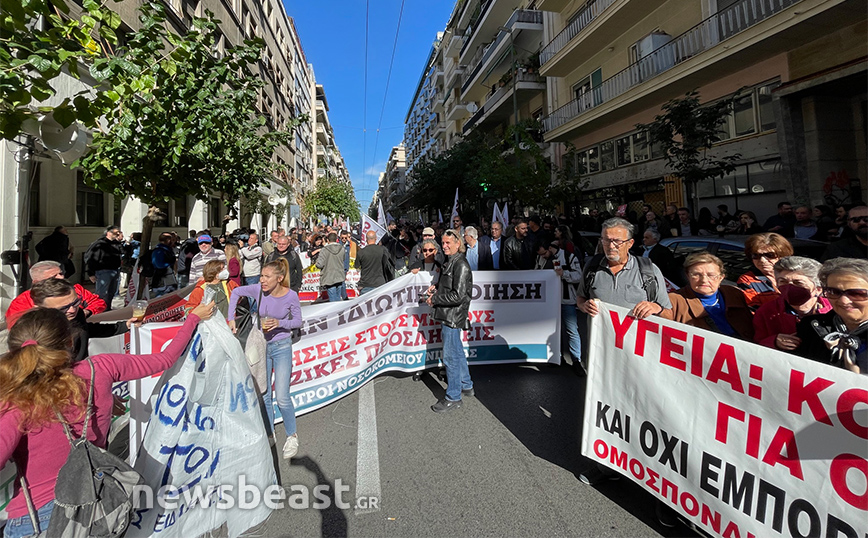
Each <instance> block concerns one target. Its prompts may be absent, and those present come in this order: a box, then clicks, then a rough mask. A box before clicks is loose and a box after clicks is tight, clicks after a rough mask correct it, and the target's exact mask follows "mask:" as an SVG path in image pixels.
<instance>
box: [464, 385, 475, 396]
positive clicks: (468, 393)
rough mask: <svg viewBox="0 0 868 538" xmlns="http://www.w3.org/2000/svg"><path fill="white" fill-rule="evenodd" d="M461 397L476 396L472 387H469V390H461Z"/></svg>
mask: <svg viewBox="0 0 868 538" xmlns="http://www.w3.org/2000/svg"><path fill="white" fill-rule="evenodd" d="M461 395H462V396H476V392H475V391H474V390H473V387H470V388H469V389H462V390H461Z"/></svg>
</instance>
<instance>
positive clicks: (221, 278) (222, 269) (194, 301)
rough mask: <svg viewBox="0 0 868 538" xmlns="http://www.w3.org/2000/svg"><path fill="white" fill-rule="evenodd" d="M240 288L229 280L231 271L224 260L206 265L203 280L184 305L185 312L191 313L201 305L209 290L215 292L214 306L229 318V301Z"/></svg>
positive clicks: (213, 261)
mask: <svg viewBox="0 0 868 538" xmlns="http://www.w3.org/2000/svg"><path fill="white" fill-rule="evenodd" d="M237 287H238V284H236V283H235V282H233V281H231V280H229V269H227V268H226V262H225V261H223V260H211V261H209V262H208V263H206V264H205V268H204V269H203V270H202V280H200V281H199V284H198V285H197V286H196V289H194V290H193V292H192V293H191V294H190V298H189V299H187V304H185V305H184V311H185V312H190V311H191V310H193V309H194V308H196V307H197V306H199V304H201V303H202V299H203V298H204V297H205V291H206V290H208V289H211V290H214V297H213V298H212V301H214V305H215V306H216V307H217V310H219V311H220V313H221V314H223V317H224V318H226V317H228V316H229V300H230V299H231V297H232V291H233V290H234V289H235V288H237Z"/></svg>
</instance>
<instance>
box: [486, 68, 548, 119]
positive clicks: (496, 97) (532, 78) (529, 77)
mask: <svg viewBox="0 0 868 538" xmlns="http://www.w3.org/2000/svg"><path fill="white" fill-rule="evenodd" d="M515 82H516V83H519V82H536V83H542V84H545V79H544V78H542V77H540V76H539V75H538V74H536V73H528V72H526V71H522V70H519V72H518V78H516V80H515ZM511 91H512V80H510V81H509V82H507V83H506V84H504V85H503V86H502V87H500V88H498V89H497V91H495V92H493V93H492V94H491V97H489V98H488V99H486V100H485V106H484V107H483V108H485V109H486V110H488V109H490V108H491V107H492V106H494V104H495V103H497V102H498V101H500V100H501V99H502V98H503V97H504V96H505V95H507V94H509V92H511Z"/></svg>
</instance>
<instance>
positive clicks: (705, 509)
mask: <svg viewBox="0 0 868 538" xmlns="http://www.w3.org/2000/svg"><path fill="white" fill-rule="evenodd" d="M699 520H700V521H702V524H703V525H705V526H706V527H711V528H712V529H713V530H714V532H716V533H718V534H720V512H718V511H717V510H712V509H711V507H710V506H708V505H707V504H705V503H702V515H700V516H699ZM729 525H732V526H734V524H733V523H732V522H730V523H729ZM728 529H729V526H727V530H728ZM737 531H738V527H736V532H737Z"/></svg>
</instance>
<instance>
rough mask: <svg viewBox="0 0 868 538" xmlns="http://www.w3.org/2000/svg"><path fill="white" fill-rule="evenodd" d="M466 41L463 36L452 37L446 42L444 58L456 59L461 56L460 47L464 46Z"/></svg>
mask: <svg viewBox="0 0 868 538" xmlns="http://www.w3.org/2000/svg"><path fill="white" fill-rule="evenodd" d="M465 41H467V38H466V37H464V36H463V35H453V36H452V37H450V38H449V40H448V41H447V42H446V51H445V52H446V57H448V58H455V59H456V60H457V59H458V56H460V55H461V47H463V46H464V42H465Z"/></svg>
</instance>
